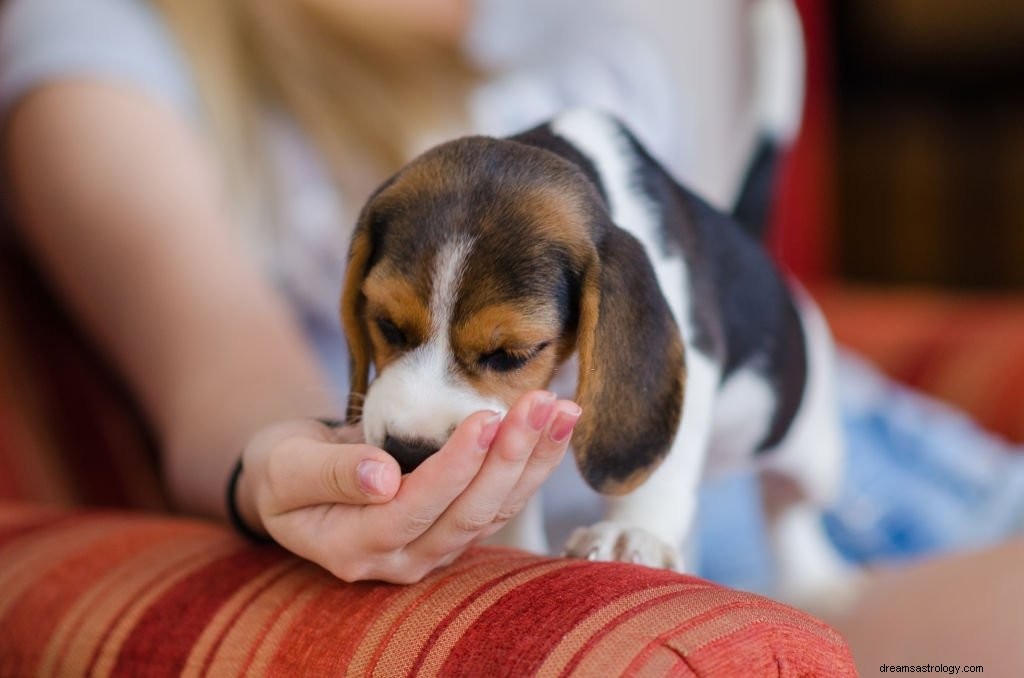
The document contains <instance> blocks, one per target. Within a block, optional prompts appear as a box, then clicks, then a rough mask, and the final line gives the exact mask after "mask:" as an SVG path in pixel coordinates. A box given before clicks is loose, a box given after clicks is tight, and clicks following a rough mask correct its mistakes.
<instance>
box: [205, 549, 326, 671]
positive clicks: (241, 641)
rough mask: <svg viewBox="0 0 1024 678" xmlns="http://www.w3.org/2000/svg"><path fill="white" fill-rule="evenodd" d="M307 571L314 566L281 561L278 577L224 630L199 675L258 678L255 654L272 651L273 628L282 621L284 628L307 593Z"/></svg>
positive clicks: (274, 646) (258, 669) (297, 560)
mask: <svg viewBox="0 0 1024 678" xmlns="http://www.w3.org/2000/svg"><path fill="white" fill-rule="evenodd" d="M311 569H315V567H314V566H313V565H311V564H310V563H306V562H303V561H301V560H299V559H295V560H293V561H285V563H284V564H283V565H282V567H281V568H280V576H279V577H277V578H274V579H273V581H267V582H265V583H264V585H263V588H261V590H259V591H256V592H255V595H253V597H252V599H251V600H250V601H249V603H248V604H247V605H245V607H244V609H242V610H240V611H239V614H238V616H237V617H236V618H235V619H234V620H233V621H232V622H231V623H230V624H228V625H227V626H226V627H225V628H224V632H223V636H222V637H221V639H220V641H219V643H218V645H217V647H216V649H215V651H214V652H212V653H211V654H210V655H209V656H208V657H207V659H206V666H205V668H204V671H203V675H208V676H223V675H236V676H241V675H259V673H260V668H259V667H260V664H259V663H258V661H257V659H258V653H259V651H260V650H261V649H266V650H274V649H276V647H277V645H278V643H277V642H276V640H275V637H274V636H273V634H272V632H273V629H274V628H275V626H276V625H278V624H279V623H280V622H282V621H284V622H285V625H287V623H288V622H289V621H290V619H287V618H288V617H289V613H290V612H292V611H293V610H294V609H295V608H298V607H301V604H302V602H301V601H302V599H303V596H304V595H308V594H309V593H310V590H311V588H312V587H311V584H310V582H311V581H313V579H312V578H311V577H310V572H309V571H310V570H311ZM314 595H315V593H314ZM306 600H308V599H306Z"/></svg>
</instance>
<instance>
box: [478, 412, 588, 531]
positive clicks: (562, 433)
mask: <svg viewBox="0 0 1024 678" xmlns="http://www.w3.org/2000/svg"><path fill="white" fill-rule="evenodd" d="M582 413H583V410H582V409H580V406H579V405H577V404H576V403H574V402H571V401H568V400H560V401H558V402H557V403H555V409H554V413H553V414H552V416H551V418H550V420H549V421H548V425H547V428H545V429H544V433H543V435H541V437H540V439H539V440H538V441H537V445H536V447H534V450H533V454H531V455H530V458H529V460H528V461H527V462H526V468H524V469H523V473H522V475H520V477H519V482H518V483H516V486H515V487H513V488H512V490H511V491H510V492H509V493H508V496H507V497H506V498H505V501H504V503H503V504H502V505H501V508H500V509H498V514H497V517H496V518H497V519H496V521H495V522H496V523H499V525H498V527H500V526H501V525H500V524H501V523H504V522H506V521H508V520H509V519H510V518H512V516H514V515H516V514H517V513H519V511H520V510H522V508H523V506H524V505H526V502H527V500H529V498H530V497H532V496H533V494H534V493H535V492H536V491H537V490H538V489H539V488H540V486H541V485H542V484H543V483H544V481H545V480H547V478H548V476H550V475H551V472H552V471H554V470H555V467H556V466H558V464H559V463H561V461H562V457H563V456H565V451H566V450H567V449H569V441H570V440H571V439H572V432H573V430H574V429H575V427H576V423H577V422H578V421H579V419H580V415H581V414H582ZM491 531H492V532H493V531H497V529H494V530H491Z"/></svg>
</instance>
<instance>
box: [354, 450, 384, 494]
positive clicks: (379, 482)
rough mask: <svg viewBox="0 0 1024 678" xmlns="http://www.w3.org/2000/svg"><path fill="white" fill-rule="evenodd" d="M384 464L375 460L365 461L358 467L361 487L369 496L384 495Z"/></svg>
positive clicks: (357, 472)
mask: <svg viewBox="0 0 1024 678" xmlns="http://www.w3.org/2000/svg"><path fill="white" fill-rule="evenodd" d="M384 471H385V469H384V464H382V463H381V462H379V461H377V460H375V459H364V460H362V461H361V462H359V465H358V466H356V476H358V478H359V487H360V488H362V490H363V492H366V493H367V494H376V495H383V494H384Z"/></svg>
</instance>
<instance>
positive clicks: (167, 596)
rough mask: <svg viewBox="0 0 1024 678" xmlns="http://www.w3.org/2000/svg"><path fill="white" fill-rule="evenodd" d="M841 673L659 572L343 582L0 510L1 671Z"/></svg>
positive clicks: (191, 534)
mask: <svg viewBox="0 0 1024 678" xmlns="http://www.w3.org/2000/svg"><path fill="white" fill-rule="evenodd" d="M85 674H88V675H99V676H103V675H133V676H164V675H179V674H184V675H214V676H232V675H241V674H245V675H253V676H260V675H269V676H292V675H306V676H316V675H332V676H337V675H358V676H362V675H380V676H405V675H422V676H432V675H466V676H500V675H509V676H523V675H533V674H540V675H550V676H562V675H565V676H570V675H582V676H613V675H638V676H640V675H659V676H661V675H679V676H695V675H700V676H853V675H855V671H854V668H853V664H852V659H851V657H850V653H849V650H848V649H847V647H846V645H845V643H844V641H843V640H842V639H841V638H840V637H839V635H838V634H837V633H836V632H835V631H833V630H832V629H830V628H829V627H828V626H826V625H825V624H823V623H821V622H819V621H817V620H815V619H813V618H812V617H810V616H808V615H806V614H804V613H802V612H798V611H796V610H793V609H791V608H788V607H785V606H783V605H781V604H779V603H776V602H773V601H770V600H768V599H765V598H761V597H758V596H753V595H749V594H744V593H739V592H736V591H732V590H728V589H724V588H721V587H718V586H715V585H713V584H710V583H708V582H705V581H702V580H699V579H695V578H692V577H685V576H681V575H677V574H673V573H669V572H665V571H659V570H650V569H646V568H641V567H636V566H631V565H625V564H609V563H588V562H583V561H571V560H558V559H549V558H539V557H535V556H530V555H526V554H523V553H519V552H516V551H507V550H501V549H476V550H474V551H471V552H470V553H469V554H467V555H466V556H464V557H463V558H462V559H461V560H459V561H458V562H456V563H455V564H454V565H453V566H451V567H449V568H447V569H445V570H443V571H441V572H438V573H435V574H434V575H432V576H430V577H428V578H427V579H426V580H424V581H423V582H421V583H420V584H417V585H414V586H390V585H386V584H373V583H364V584H355V585H347V584H343V583H341V582H339V581H337V580H336V579H334V578H333V577H331V576H330V575H329V574H327V573H326V572H324V571H323V570H321V569H319V568H317V567H315V566H313V565H311V564H309V563H306V562H303V561H301V560H299V559H297V558H295V557H292V556H290V555H288V554H286V553H285V552H284V551H281V550H279V549H276V548H272V547H254V546H250V545H248V544H246V543H243V542H242V541H240V540H239V539H238V538H236V537H234V536H233V535H232V534H230V533H229V532H228V531H227V530H226V529H224V528H222V527H220V526H217V525H213V524H209V523H203V522H199V521H190V520H181V519H168V518H156V517H145V516H141V515H132V514H126V513H113V512H109V513H103V512H78V513H73V512H64V511H59V510H56V509H41V508H38V507H33V506H31V505H25V504H7V505H0V675H2V676H23V675H41V676H51V675H85Z"/></svg>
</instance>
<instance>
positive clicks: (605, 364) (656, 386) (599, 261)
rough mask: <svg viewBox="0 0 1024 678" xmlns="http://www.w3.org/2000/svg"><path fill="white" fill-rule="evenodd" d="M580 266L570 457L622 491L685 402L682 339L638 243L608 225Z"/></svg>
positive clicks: (599, 484)
mask: <svg viewBox="0 0 1024 678" xmlns="http://www.w3.org/2000/svg"><path fill="white" fill-rule="evenodd" d="M603 236H604V237H603V238H602V241H601V242H600V243H596V245H597V252H596V255H595V257H594V260H593V261H592V262H591V264H590V265H589V266H588V267H587V269H586V270H585V272H584V278H583V284H582V290H581V298H580V316H579V325H578V328H579V329H578V340H577V350H578V356H579V370H580V372H579V382H578V387H577V393H576V401H577V403H578V404H579V405H580V406H581V407H582V408H583V411H584V415H583V417H582V419H581V420H580V422H579V424H577V426H576V432H575V433H574V435H573V441H572V442H573V449H574V452H575V455H576V463H577V465H578V466H579V469H580V472H581V474H582V475H583V478H584V479H585V480H586V481H587V483H588V484H589V485H590V486H591V487H593V488H594V489H595V490H597V491H599V492H601V493H603V494H613V495H615V494H625V493H627V492H629V491H631V490H632V489H634V488H635V487H636V486H637V485H639V484H641V483H642V482H643V481H644V480H646V479H647V477H648V476H649V475H650V474H651V473H652V472H653V471H654V469H655V468H657V466H658V465H659V464H660V463H661V461H662V460H663V459H664V457H665V455H666V454H667V453H668V449H669V447H670V446H671V444H672V440H673V438H674V437H675V434H676V430H677V429H678V427H679V419H680V415H681V412H682V406H683V382H684V379H685V375H684V370H685V364H684V355H683V342H682V337H681V335H680V333H679V328H678V326H677V325H676V322H675V320H674V319H673V317H672V312H671V310H670V309H669V306H668V303H667V302H666V301H665V298H664V296H662V293H661V289H660V288H659V286H658V281H657V278H656V276H655V274H654V270H653V269H652V267H651V264H650V261H649V260H648V258H647V255H646V253H645V252H644V249H643V246H642V245H641V244H640V243H639V242H638V241H637V240H636V239H635V238H634V237H633V236H631V235H630V234H628V233H627V232H625V231H623V230H621V229H619V228H617V227H615V226H610V228H608V230H606V231H605V232H604V233H603Z"/></svg>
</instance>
